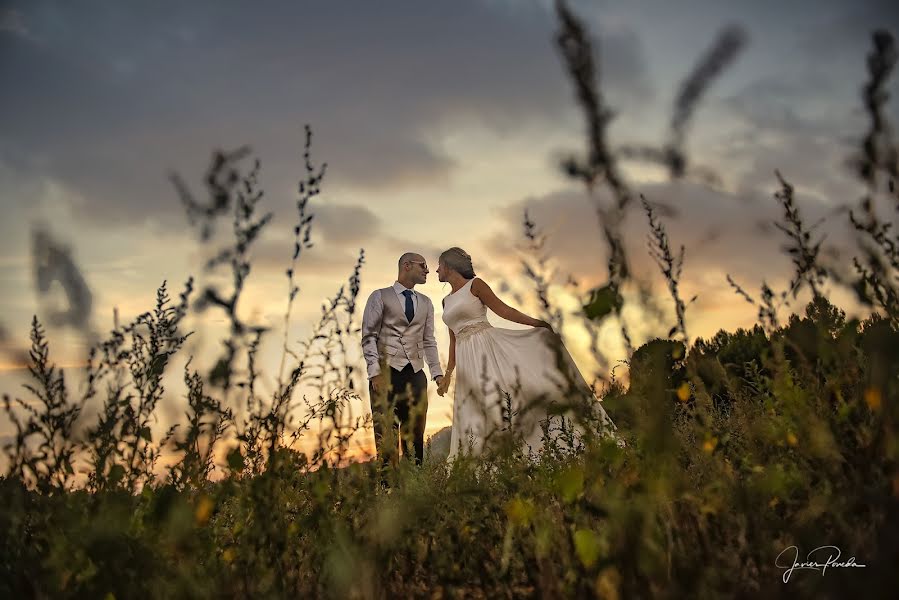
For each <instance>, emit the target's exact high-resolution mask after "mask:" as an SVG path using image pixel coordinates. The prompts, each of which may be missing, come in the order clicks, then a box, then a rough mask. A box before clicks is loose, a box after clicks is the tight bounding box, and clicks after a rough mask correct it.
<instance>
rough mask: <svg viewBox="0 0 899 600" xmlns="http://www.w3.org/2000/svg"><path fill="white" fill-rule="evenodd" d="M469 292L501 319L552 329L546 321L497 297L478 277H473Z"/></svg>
mask: <svg viewBox="0 0 899 600" xmlns="http://www.w3.org/2000/svg"><path fill="white" fill-rule="evenodd" d="M471 293H472V294H474V295H475V296H477V297H478V298H479V299H480V300H481V302H483V303H484V306H486V307H487V308H489V309H490V310H492V311H493V312H494V313H496V316H498V317H500V318H502V319H505V320H507V321H512V322H513V323H521V324H522V325H530V326H531V327H546V328H547V329H552V327H551V326H550V324H549V323H547V322H546V321H541V320H539V319H535V318H534V317H529V316H527V315H526V314H524V313H523V312H521V311H519V310H516V309H514V308H512V307H511V306H509V305H508V304H506V303H505V302H503V301H502V300H500V299H499V298H497V296H496V294H494V293H493V290H491V289H490V286H489V285H487V283H486V282H485V281H484V280H483V279H481V278H480V277H475V279H474V281H472V282H471Z"/></svg>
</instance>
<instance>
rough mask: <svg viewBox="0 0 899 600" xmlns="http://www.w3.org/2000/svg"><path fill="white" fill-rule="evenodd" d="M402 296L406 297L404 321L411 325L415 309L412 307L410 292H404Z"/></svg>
mask: <svg viewBox="0 0 899 600" xmlns="http://www.w3.org/2000/svg"><path fill="white" fill-rule="evenodd" d="M403 296H405V297H406V320H407V321H409V322H410V323H411V322H412V318H413V317H414V316H415V308H414V307H413V306H412V290H404V291H403Z"/></svg>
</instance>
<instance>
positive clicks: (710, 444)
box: [702, 436, 718, 454]
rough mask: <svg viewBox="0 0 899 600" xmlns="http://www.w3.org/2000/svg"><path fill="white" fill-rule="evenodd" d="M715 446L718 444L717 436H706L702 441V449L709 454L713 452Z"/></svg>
mask: <svg viewBox="0 0 899 600" xmlns="http://www.w3.org/2000/svg"><path fill="white" fill-rule="evenodd" d="M717 446H718V438H716V437H715V436H712V437H709V438H706V440H705V441H704V442H703V443H702V449H703V451H705V452H708V453H709V454H711V453H712V452H714V451H715V447H717Z"/></svg>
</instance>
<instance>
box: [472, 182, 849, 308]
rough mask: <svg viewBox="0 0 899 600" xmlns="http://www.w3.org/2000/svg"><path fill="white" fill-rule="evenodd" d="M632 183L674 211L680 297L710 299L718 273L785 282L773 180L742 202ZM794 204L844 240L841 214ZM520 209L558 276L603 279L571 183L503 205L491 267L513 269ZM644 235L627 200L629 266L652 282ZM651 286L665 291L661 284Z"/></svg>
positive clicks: (642, 219)
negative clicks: (762, 195) (761, 199)
mask: <svg viewBox="0 0 899 600" xmlns="http://www.w3.org/2000/svg"><path fill="white" fill-rule="evenodd" d="M772 180H773V177H772ZM636 187H637V189H638V191H639V192H641V193H643V194H644V195H645V196H646V198H647V199H648V200H649V201H650V202H652V203H663V204H664V205H666V206H669V207H672V208H674V209H675V210H676V212H677V216H676V217H666V218H664V219H663V222H664V225H665V227H666V229H667V232H668V235H669V240H670V244H671V246H672V250H673V251H677V249H678V248H679V247H680V246H681V245H684V246H685V248H686V258H685V262H684V268H683V282H684V289H685V290H686V291H685V292H683V295H684V296H686V297H688V298H689V297H690V295H692V294H693V293H699V294H700V297H701V298H702V300H703V302H705V301H706V299H708V300H710V301H711V300H713V298H717V296H718V294H719V293H720V292H726V291H727V290H729V289H730V288H729V285H728V283H727V282H726V279H725V275H726V274H728V273H730V274H733V275H734V276H735V277H736V278H737V280H738V281H739V282H740V283H741V284H742V285H744V287H745V288H746V289H747V290H749V291H754V290H757V289H758V286H759V285H761V283H762V282H763V281H767V282H769V283H772V282H773V281H776V280H787V279H789V277H790V276H791V275H792V266H791V264H790V261H789V258H788V257H787V256H786V255H785V254H784V253H783V252H782V250H781V247H782V246H783V244H784V242H785V241H786V240H785V238H784V237H783V235H782V234H781V233H780V232H779V231H777V230H776V229H774V228H773V226H771V223H772V222H773V221H775V220H780V218H781V212H782V209H781V208H780V207H779V205H778V203H777V201H776V200H774V198H773V196H772V195H773V191H774V189H775V188H776V180H774V181H772V182H771V185H770V186H769V188H770V194H769V198H770V200H769V201H768V202H766V203H753V202H746V201H744V200H741V199H740V198H739V197H738V196H736V195H734V194H732V193H728V192H724V191H718V190H714V189H711V188H708V187H704V186H701V185H699V184H695V183H691V182H685V181H678V182H665V183H655V184H644V185H638V186H636ZM605 200H606V201H608V199H605ZM796 203H797V205H798V206H799V207H800V212H801V215H802V218H803V219H804V221H805V224H806V226H811V225H812V224H813V223H815V222H817V221H818V220H819V219H820V218H822V217H827V218H828V219H827V221H825V224H824V225H822V227H821V228H820V229H818V230H816V234H815V235H816V236H818V235H822V234H827V236H828V241H827V245H828V246H830V247H840V248H843V249H845V247H846V245H848V243H849V237H848V235H847V229H846V227H845V217H843V216H840V215H834V214H833V213H832V210H831V209H830V208H829V207H827V206H824V205H822V204H821V203H820V202H819V201H818V200H817V198H816V197H814V196H809V195H807V194H802V193H801V192H798V193H797V199H796ZM525 208H527V209H528V211H529V214H530V216H531V219H532V220H533V221H535V222H536V223H537V226H538V228H540V229H541V230H542V232H543V233H545V234H546V235H547V236H548V239H547V242H546V246H545V250H546V254H547V255H548V256H549V257H551V260H552V265H553V266H555V267H557V268H558V269H559V277H560V280H561V281H564V277H565V276H566V275H569V274H570V275H572V276H573V277H574V278H575V279H576V280H578V281H580V282H581V284H582V289H584V288H588V287H592V286H596V285H600V284H602V283H604V282H605V281H606V278H607V268H606V260H607V250H606V247H605V244H604V242H603V238H602V234H601V230H600V228H599V223H598V221H597V217H596V214H595V212H594V210H593V208H592V205H591V204H590V201H589V200H588V199H587V198H586V197H585V195H584V194H583V192H581V191H580V190H577V189H564V190H559V191H557V192H554V193H551V194H547V195H543V196H538V197H533V198H528V199H526V200H524V201H522V202H519V203H513V204H510V205H508V206H506V207H504V208H503V209H502V210H501V211H500V213H499V217H500V220H501V222H502V223H503V225H502V226H501V229H500V230H499V231H497V232H496V233H495V234H494V235H492V236H491V237H490V238H489V239H488V240H487V242H486V243H485V244H484V247H485V250H486V252H487V253H488V254H489V257H481V260H485V259H486V260H489V262H491V263H492V264H493V265H494V266H498V265H501V264H504V265H506V268H508V269H515V268H516V267H517V264H518V260H519V256H521V254H520V250H521V248H522V247H523V242H524V236H523V234H522V233H520V232H521V231H522V218H523V212H524V210H525ZM648 233H649V227H648V224H647V219H646V215H645V213H644V212H643V210H642V208H641V207H638V206H634V207H633V208H632V209H631V210H630V212H629V213H628V216H627V217H626V219H625V221H624V223H623V227H622V234H623V235H622V237H623V239H624V243H625V248H626V252H627V256H628V258H629V260H630V266H631V270H632V272H633V273H635V274H636V276H637V277H639V278H640V279H643V280H648V281H653V280H655V281H656V282H658V283H660V282H661V279H660V275H659V269H658V267H657V266H656V265H655V263H654V262H653V260H652V259H651V257H650V256H649V254H648V252H647V247H646V244H647V236H648ZM478 258H479V257H477V256H475V259H478ZM843 260H845V257H844V259H843ZM659 290H660V293H661V294H665V293H666V292H665V291H664V288H663V286H661V285H660V286H659ZM688 294H689V295H688ZM706 296H709V298H706Z"/></svg>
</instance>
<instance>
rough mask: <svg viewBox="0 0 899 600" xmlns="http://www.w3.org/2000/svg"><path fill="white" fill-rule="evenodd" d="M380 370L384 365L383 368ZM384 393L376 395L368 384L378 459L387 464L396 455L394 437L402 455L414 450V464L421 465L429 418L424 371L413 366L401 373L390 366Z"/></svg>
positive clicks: (426, 379)
mask: <svg viewBox="0 0 899 600" xmlns="http://www.w3.org/2000/svg"><path fill="white" fill-rule="evenodd" d="M382 367H383V365H382ZM387 370H388V371H389V372H390V382H389V385H388V386H387V390H386V394H385V393H383V391H382V393H381V394H380V395H376V394H375V393H374V390H372V389H371V384H369V387H368V391H369V398H370V399H371V414H372V425H373V426H374V430H375V448H376V449H377V452H378V457H379V458H380V459H381V461H382V462H383V463H384V465H389V464H390V463H391V462H393V457H394V455H395V454H396V452H397V435H399V442H400V445H402V448H403V455H404V456H405V457H407V458H409V457H410V456H411V455H412V448H410V442H411V446H413V447H414V449H415V463H416V464H419V465H420V464H421V462H422V459H423V458H424V453H425V421H426V420H427V416H428V393H427V392H428V378H427V377H426V376H425V371H424V369H422V370H420V371H419V372H418V373H416V372H415V370H414V369H413V368H412V365H411V364H409V365H406V367H405V368H404V369H403V370H402V371H397V370H396V369H394V368H393V367H389V368H388V369H387Z"/></svg>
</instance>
